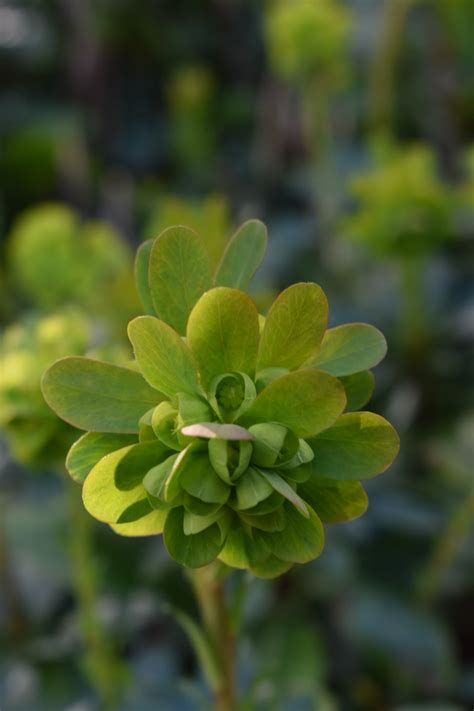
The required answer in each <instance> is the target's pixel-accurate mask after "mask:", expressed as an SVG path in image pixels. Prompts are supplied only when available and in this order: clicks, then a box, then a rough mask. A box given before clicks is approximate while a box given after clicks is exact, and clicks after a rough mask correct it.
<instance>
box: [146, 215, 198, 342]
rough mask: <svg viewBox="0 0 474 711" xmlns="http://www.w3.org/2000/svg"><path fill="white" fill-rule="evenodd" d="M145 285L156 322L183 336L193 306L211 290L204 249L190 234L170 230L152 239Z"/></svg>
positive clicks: (189, 231) (176, 229)
mask: <svg viewBox="0 0 474 711" xmlns="http://www.w3.org/2000/svg"><path fill="white" fill-rule="evenodd" d="M148 282H149V285H150V292H151V298H152V301H153V304H154V306H155V309H156V312H157V313H158V315H159V316H160V318H162V319H163V321H166V323H168V324H169V325H170V326H172V327H173V328H174V329H175V330H176V331H177V332H178V333H179V334H180V335H184V334H185V333H186V324H187V321H188V317H189V314H190V313H191V310H192V308H193V306H194V304H195V303H196V302H197V300H198V299H199V297H200V296H201V295H202V294H203V293H204V292H205V291H207V290H208V289H209V288H210V287H211V273H210V266H209V259H208V256H207V253H206V249H205V246H204V243H203V242H202V241H201V239H200V238H199V237H198V236H197V234H196V233H195V232H193V230H190V229H189V228H188V227H180V226H178V227H170V228H168V229H167V230H165V231H164V232H162V233H161V234H160V235H159V236H158V237H157V238H156V239H155V241H154V243H153V246H152V248H151V254H150V264H149V271H148Z"/></svg>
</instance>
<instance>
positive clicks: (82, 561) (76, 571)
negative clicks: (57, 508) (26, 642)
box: [67, 477, 125, 708]
mask: <svg viewBox="0 0 474 711" xmlns="http://www.w3.org/2000/svg"><path fill="white" fill-rule="evenodd" d="M67 488H68V499H69V514H70V524H71V532H72V533H71V539H70V551H71V559H72V564H73V583H74V592H75V597H76V602H77V607H78V610H79V619H80V626H81V633H82V637H83V640H84V644H85V666H86V670H87V673H88V675H89V678H90V680H91V682H92V683H93V685H94V687H95V689H96V692H97V695H98V696H99V699H100V701H101V704H102V707H103V708H112V707H114V705H115V703H116V701H117V698H118V695H119V693H120V687H121V682H123V680H124V676H125V675H124V669H123V667H122V664H121V662H120V660H119V659H118V658H117V657H116V655H115V653H114V650H113V647H112V645H111V643H110V641H109V640H108V639H107V636H106V633H105V630H104V628H103V626H102V624H101V622H100V620H99V617H98V615H97V598H98V573H97V568H96V564H95V562H94V541H93V534H94V529H93V521H92V519H91V518H90V516H89V514H88V513H87V512H86V511H85V510H84V506H83V503H82V499H81V490H80V488H79V487H78V486H77V484H75V483H74V482H73V481H72V480H70V479H69V477H68V479H67Z"/></svg>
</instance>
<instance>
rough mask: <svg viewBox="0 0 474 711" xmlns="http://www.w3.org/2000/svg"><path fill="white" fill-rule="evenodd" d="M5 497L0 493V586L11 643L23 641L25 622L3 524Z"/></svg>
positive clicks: (25, 628) (25, 630) (5, 505)
mask: <svg viewBox="0 0 474 711" xmlns="http://www.w3.org/2000/svg"><path fill="white" fill-rule="evenodd" d="M6 508H7V501H6V497H5V499H4V497H3V494H2V495H0V587H1V589H2V590H3V594H4V598H5V609H6V613H7V614H6V630H7V637H8V639H9V640H10V642H11V643H12V644H13V645H19V644H20V643H21V642H23V640H24V638H25V636H26V632H27V624H26V620H25V618H24V615H23V611H22V609H21V604H20V595H19V591H18V588H17V585H16V580H15V576H14V573H13V570H12V565H11V561H10V556H9V551H8V540H7V532H6V525H5V511H6Z"/></svg>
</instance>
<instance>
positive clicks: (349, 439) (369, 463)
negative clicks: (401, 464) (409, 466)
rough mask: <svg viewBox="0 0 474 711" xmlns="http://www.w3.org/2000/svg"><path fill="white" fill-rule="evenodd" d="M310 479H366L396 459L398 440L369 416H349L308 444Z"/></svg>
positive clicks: (380, 421) (387, 425)
mask: <svg viewBox="0 0 474 711" xmlns="http://www.w3.org/2000/svg"><path fill="white" fill-rule="evenodd" d="M309 444H310V445H311V448H312V450H313V452H314V459H313V462H312V467H313V475H317V476H322V477H326V478H328V479H369V478H370V477H373V476H375V475H376V474H379V473H380V472H383V471H384V470H385V469H387V467H389V466H390V464H391V463H392V462H393V460H394V459H395V457H396V455H397V453H398V450H399V446H400V440H399V437H398V435H397V433H396V431H395V430H394V429H393V427H392V425H391V424H390V423H389V422H387V420H385V419H384V418H383V417H380V415H375V414H374V413H372V412H350V413H347V414H345V415H342V417H340V418H339V420H338V421H337V422H336V423H335V425H333V427H331V428H330V429H328V430H326V431H325V432H321V434H319V435H317V437H315V438H313V439H311V440H310V441H309Z"/></svg>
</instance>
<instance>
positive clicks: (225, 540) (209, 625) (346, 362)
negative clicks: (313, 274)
mask: <svg viewBox="0 0 474 711" xmlns="http://www.w3.org/2000/svg"><path fill="white" fill-rule="evenodd" d="M265 247H266V230H265V227H264V226H263V225H262V224H261V223H260V222H258V221H255V220H251V221H249V222H247V223H245V224H244V225H243V226H242V227H241V228H240V230H238V232H237V233H236V234H235V235H234V237H233V238H232V239H231V241H230V242H229V244H228V246H227V249H226V251H225V253H224V255H223V257H222V260H221V262H220V264H219V266H218V267H217V270H215V272H214V273H212V272H211V269H210V267H209V260H208V256H207V254H206V250H205V247H204V245H203V243H202V242H201V240H200V238H199V237H198V236H197V235H196V234H195V233H194V232H193V231H191V230H189V229H187V228H184V227H172V228H169V229H168V230H165V231H164V232H162V233H161V234H160V235H159V236H158V237H157V238H156V239H155V240H150V241H149V242H146V243H144V244H143V245H142V247H141V248H140V250H139V252H138V255H137V261H136V276H137V287H138V290H139V292H140V294H141V297H142V300H143V303H144V307H145V310H146V311H147V315H144V316H140V317H138V318H136V319H134V320H133V321H132V322H131V323H130V325H129V337H130V340H131V342H132V344H133V347H134V351H135V357H136V365H137V369H136V370H132V369H127V368H121V367H118V366H116V365H112V364H109V363H105V362H101V361H97V360H90V359H86V358H77V357H71V358H64V359H61V360H59V361H57V362H56V363H55V364H54V365H52V366H51V367H50V368H49V370H48V371H47V372H46V373H45V375H44V378H43V393H44V395H45V398H46V400H47V401H48V403H49V404H50V406H51V407H52V408H53V409H54V410H55V412H56V413H57V414H58V415H60V416H61V417H62V418H63V419H65V420H66V421H67V422H69V423H71V424H73V425H74V426H76V427H78V428H80V429H83V430H88V431H87V433H86V434H85V435H83V437H81V438H80V439H79V440H78V441H77V442H76V443H75V444H74V445H73V447H72V449H71V450H70V452H69V455H68V458H67V462H66V464H67V467H68V470H69V472H70V474H71V476H72V477H73V478H74V479H76V480H77V481H79V482H81V483H83V500H84V505H85V507H86V509H87V510H88V511H89V512H90V513H91V514H92V515H93V516H95V517H96V518H97V519H99V520H100V521H103V522H105V523H107V524H109V525H110V526H111V527H112V528H113V529H114V530H115V531H116V532H117V533H120V534H122V535H129V536H140V535H157V534H160V533H163V538H164V544H165V546H166V548H167V550H168V552H169V554H170V555H171V556H172V557H173V558H174V559H175V560H176V561H178V562H179V563H181V564H182V565H183V566H185V567H186V568H189V569H192V570H195V572H194V573H193V575H192V577H193V580H194V584H195V589H196V592H197V595H198V600H199V602H200V605H201V610H202V615H203V620H204V623H205V626H206V633H204V634H202V635H201V633H199V634H200V637H199V638H200V639H201V642H202V641H203V640H204V642H202V644H201V645H200V649H201V653H202V649H203V645H204V647H205V648H206V649H207V653H206V655H205V657H206V659H207V669H208V671H209V677H210V680H211V682H212V683H213V685H214V689H215V693H216V704H217V707H218V708H221V709H230V708H234V703H235V701H234V692H233V681H232V664H233V660H232V644H231V636H232V634H231V630H230V627H229V621H228V618H227V616H226V609H225V605H224V603H223V598H222V585H221V580H220V572H221V570H220V567H219V566H221V568H224V569H225V566H227V567H229V568H240V569H248V570H250V571H251V572H252V573H254V574H255V575H257V576H261V577H267V578H271V577H275V576H277V575H280V574H282V573H284V572H285V571H287V570H288V569H289V568H291V566H292V565H293V564H295V563H306V562H309V561H311V560H313V559H315V558H317V557H318V555H319V554H320V553H321V551H322V548H323V544H324V529H323V523H331V522H335V521H344V520H348V519H351V518H354V517H356V516H358V515H360V514H361V513H363V512H364V511H365V509H366V507H367V496H366V494H365V492H364V489H363V488H362V485H361V484H360V481H359V480H360V479H365V478H370V477H372V476H374V475H375V474H377V473H379V472H381V471H383V470H384V469H385V468H386V467H388V466H389V464H390V463H391V462H392V460H393V458H394V457H395V455H396V453H397V449H398V437H397V435H396V433H395V431H394V430H393V428H392V427H391V425H390V424H389V423H388V422H387V421H386V420H385V419H383V418H382V417H380V416H379V415H375V414H373V413H370V412H355V411H354V410H356V409H357V408H359V407H362V406H363V405H364V404H365V402H367V400H368V399H369V397H370V395H371V393H372V389H373V384H374V381H373V376H372V374H371V373H370V370H369V369H370V368H371V367H373V366H375V365H376V364H377V363H378V362H379V361H380V360H381V359H382V358H383V356H384V355H385V352H386V344H385V340H384V338H383V336H382V334H381V333H380V332H379V331H378V330H377V329H375V328H373V327H372V326H369V325H366V324H348V325H345V326H339V327H336V328H332V329H327V320H328V304H327V300H326V297H325V295H324V292H323V291H322V289H321V288H320V287H319V286H318V285H316V284H311V283H301V284H295V285H293V286H291V287H289V288H288V289H286V290H285V291H283V292H282V293H281V294H280V296H279V297H278V298H277V299H276V301H275V302H274V304H273V305H272V307H271V308H270V310H269V313H268V314H267V316H266V318H264V317H263V316H260V315H259V314H258V312H257V309H256V307H255V305H254V303H253V301H252V299H251V298H250V297H249V296H248V295H247V294H246V293H245V291H244V289H245V288H246V287H247V285H248V282H249V280H250V278H251V277H252V275H253V273H254V271H255V270H256V269H257V268H258V266H259V264H260V262H261V259H262V258H263V254H264V252H265ZM215 561H220V563H219V564H216V563H214V562H215ZM222 564H224V565H223V566H222ZM211 565H212V566H213V567H209V566H211ZM193 629H194V628H193ZM194 631H195V630H194ZM209 660H212V661H211V662H209Z"/></svg>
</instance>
